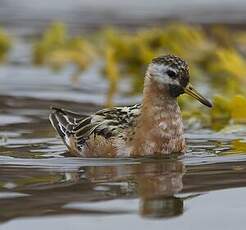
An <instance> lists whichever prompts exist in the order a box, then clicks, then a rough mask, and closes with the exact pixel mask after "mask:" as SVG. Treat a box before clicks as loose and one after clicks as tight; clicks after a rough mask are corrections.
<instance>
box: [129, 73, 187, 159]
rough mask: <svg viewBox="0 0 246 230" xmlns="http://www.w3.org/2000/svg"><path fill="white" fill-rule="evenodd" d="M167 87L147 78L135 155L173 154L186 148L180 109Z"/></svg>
mask: <svg viewBox="0 0 246 230" xmlns="http://www.w3.org/2000/svg"><path fill="white" fill-rule="evenodd" d="M167 87H168V86H163V85H162V86H161V85H158V83H156V82H154V81H153V80H151V79H150V78H149V77H148V76H146V77H145V84H144V94H143V103H142V109H141V114H140V116H139V118H138V122H137V127H136V132H135V135H134V139H133V140H134V141H133V151H132V154H133V155H154V154H169V153H171V152H179V151H182V150H183V149H184V148H185V146H184V145H185V143H184V137H183V123H182V118H181V113H180V108H179V106H178V103H177V99H176V98H174V97H171V96H170V95H169V92H168V88H167Z"/></svg>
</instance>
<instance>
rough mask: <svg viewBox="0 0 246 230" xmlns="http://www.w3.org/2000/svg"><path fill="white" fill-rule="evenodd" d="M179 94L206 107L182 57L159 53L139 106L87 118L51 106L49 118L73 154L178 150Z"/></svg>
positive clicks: (148, 73) (180, 130)
mask: <svg viewBox="0 0 246 230" xmlns="http://www.w3.org/2000/svg"><path fill="white" fill-rule="evenodd" d="M183 93H187V94H189V95H191V96H192V97H194V98H195V99H197V100H199V101H200V102H201V103H202V104H204V105H206V106H208V107H212V104H211V103H210V102H209V101H208V100H207V99H206V98H204V97H203V96H202V95H201V94H199V93H198V92H197V91H196V90H195V89H194V88H193V87H192V85H191V84H190V83H189V68H188V65H187V64H186V62H185V61H184V60H183V59H181V58H180V57H177V56H174V55H165V56H160V57H156V58H154V59H153V60H152V62H151V63H150V64H149V66H148V68H147V71H146V74H145V81H144V91H143V101H142V104H136V105H133V106H126V107H114V108H107V109H103V110H100V111H98V112H96V113H94V114H92V115H90V116H84V115H80V114H77V113H74V112H71V111H68V110H64V109H60V108H55V107H54V108H53V112H52V113H51V114H50V121H51V123H52V125H53V126H54V128H55V129H56V131H57V132H58V134H59V135H60V136H61V138H62V140H63V142H64V143H65V145H66V146H67V148H68V149H69V152H70V153H71V154H73V155H77V156H84V157H122V156H130V157H137V156H153V155H160V154H171V153H181V154H182V153H185V150H186V144H185V138H184V131H183V123H182V118H181V112H180V108H179V106H178V103H177V97H178V96H179V95H181V94H183Z"/></svg>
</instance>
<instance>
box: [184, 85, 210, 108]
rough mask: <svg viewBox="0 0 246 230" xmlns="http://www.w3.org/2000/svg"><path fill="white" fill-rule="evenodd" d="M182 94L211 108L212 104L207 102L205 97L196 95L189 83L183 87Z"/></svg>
mask: <svg viewBox="0 0 246 230" xmlns="http://www.w3.org/2000/svg"><path fill="white" fill-rule="evenodd" d="M184 92H185V93H187V94H189V95H190V96H192V97H194V98H195V99H197V100H198V101H200V102H201V103H202V104H204V105H206V106H208V107H210V108H211V107H212V106H213V105H212V103H211V102H210V101H208V100H207V99H206V98H205V97H203V96H202V95H201V94H200V93H198V92H197V91H196V90H195V89H194V88H193V86H192V85H191V84H190V83H189V84H188V85H187V86H186V87H185V89H184Z"/></svg>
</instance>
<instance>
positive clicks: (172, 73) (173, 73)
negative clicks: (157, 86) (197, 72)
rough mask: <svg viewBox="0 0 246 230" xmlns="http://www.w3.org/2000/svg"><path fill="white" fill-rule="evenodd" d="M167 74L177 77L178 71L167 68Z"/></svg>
mask: <svg viewBox="0 0 246 230" xmlns="http://www.w3.org/2000/svg"><path fill="white" fill-rule="evenodd" d="M167 75H168V76H169V77H170V78H173V79H174V78H176V76H177V75H176V72H175V71H173V70H170V69H169V70H167Z"/></svg>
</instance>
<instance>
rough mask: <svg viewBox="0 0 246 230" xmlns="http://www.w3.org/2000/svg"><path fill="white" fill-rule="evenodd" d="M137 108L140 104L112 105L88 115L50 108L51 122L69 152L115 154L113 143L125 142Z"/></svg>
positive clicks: (133, 125)
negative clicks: (112, 106)
mask: <svg viewBox="0 0 246 230" xmlns="http://www.w3.org/2000/svg"><path fill="white" fill-rule="evenodd" d="M140 108H141V105H140V104H137V105H133V106H126V107H114V108H108V109H103V110H100V111H98V112H96V113H94V114H92V115H89V116H86V115H81V114H78V113H74V112H71V111H68V110H64V109H60V108H52V109H53V111H52V113H51V114H50V121H51V123H52V125H53V127H54V128H55V129H56V131H57V132H58V134H59V135H60V137H61V138H62V140H63V142H64V143H65V144H66V146H67V147H68V149H69V150H70V152H71V153H74V154H76V155H86V156H95V155H96V156H98V155H100V154H102V155H104V154H110V151H111V152H112V151H113V152H114V153H113V154H116V152H117V150H116V149H115V147H114V146H115V142H118V143H119V142H124V141H126V139H127V138H129V136H128V134H129V132H130V130H132V129H134V127H135V125H136V118H137V117H138V115H139V113H140ZM107 151H109V153H106V152H107ZM111 155H112V154H111Z"/></svg>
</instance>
